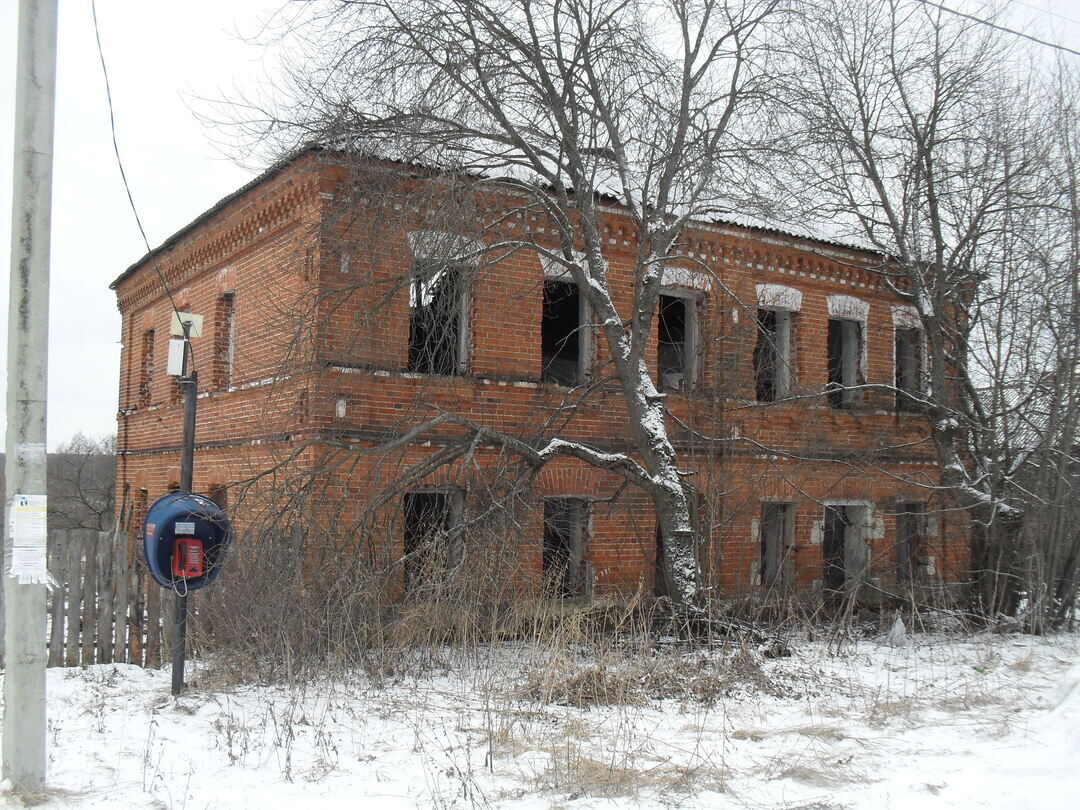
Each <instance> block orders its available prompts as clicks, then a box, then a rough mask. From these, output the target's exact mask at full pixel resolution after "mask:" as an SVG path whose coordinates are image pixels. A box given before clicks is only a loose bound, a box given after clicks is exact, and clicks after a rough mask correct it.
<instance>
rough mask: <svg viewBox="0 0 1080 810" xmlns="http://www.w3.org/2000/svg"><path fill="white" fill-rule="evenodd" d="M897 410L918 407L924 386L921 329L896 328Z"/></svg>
mask: <svg viewBox="0 0 1080 810" xmlns="http://www.w3.org/2000/svg"><path fill="white" fill-rule="evenodd" d="M895 352H896V360H895V363H896V408H897V410H901V411H902V410H912V409H914V408H916V407H918V399H916V398H917V397H920V396H921V395H922V393H923V391H924V386H923V333H922V330H921V329H914V328H908V327H899V326H898V327H896V332H895Z"/></svg>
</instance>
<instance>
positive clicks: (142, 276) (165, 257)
mask: <svg viewBox="0 0 1080 810" xmlns="http://www.w3.org/2000/svg"><path fill="white" fill-rule="evenodd" d="M320 184H321V178H320V176H319V173H318V172H317V171H311V170H301V173H299V174H292V175H290V176H288V177H286V178H283V180H282V181H281V182H280V183H278V184H273V185H271V187H270V188H267V187H266V185H259V186H256V187H254V188H252V189H251V190H250V191H249V192H248V193H247V194H245V195H243V196H242V197H240V198H239V199H237V200H234V201H233V202H232V204H231V205H229V206H226V207H225V208H224V209H223V210H221V211H219V212H217V214H215V215H214V216H212V217H211V218H210V219H209V220H208V221H206V222H203V223H201V224H199V225H198V226H197V227H196V228H195V229H194V231H193V232H192V233H191V234H189V235H188V236H187V237H186V238H185V239H184V240H183V241H182V242H181V244H180V245H178V246H176V247H172V248H169V249H167V250H166V251H165V252H164V253H162V254H161V255H159V256H157V261H158V262H159V264H160V267H161V272H162V275H164V276H165V281H166V283H167V284H168V285H169V287H170V288H171V289H177V288H179V287H180V286H182V285H183V284H185V283H186V282H188V281H189V280H190V279H192V278H193V277H194V276H196V275H198V274H199V273H201V272H202V271H204V270H206V269H208V268H212V267H214V266H215V265H218V264H221V263H222V262H225V261H227V260H230V259H233V258H235V257H236V255H237V254H238V253H240V252H241V251H243V250H246V249H248V248H250V247H252V246H253V245H255V244H256V243H258V242H259V241H261V240H264V239H268V238H270V237H272V236H274V235H275V234H276V233H278V232H280V231H281V230H282V229H283V228H285V227H287V226H289V225H291V224H293V223H295V222H297V221H299V220H300V219H301V218H302V214H303V211H304V208H305V206H306V205H309V204H311V203H314V202H315V201H316V200H317V199H318V192H319V189H320ZM237 209H239V210H237ZM153 261H154V259H153V258H148V259H146V260H144V261H143V263H142V265H141V266H139V267H137V268H136V270H135V272H134V273H133V274H132V276H131V277H130V278H129V279H127V280H125V282H124V283H123V284H122V285H121V287H120V288H118V289H117V306H118V307H119V309H120V311H121V312H122V313H127V312H131V311H133V310H136V309H138V308H139V307H142V306H144V305H145V304H146V303H148V302H150V301H153V300H154V299H156V298H159V297H161V296H162V294H163V291H162V289H161V280H160V279H159V278H158V275H157V273H156V272H154V270H153Z"/></svg>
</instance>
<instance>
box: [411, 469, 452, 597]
mask: <svg viewBox="0 0 1080 810" xmlns="http://www.w3.org/2000/svg"><path fill="white" fill-rule="evenodd" d="M402 506H403V512H404V522H405V531H404V551H405V556H404V570H405V591H406V593H411V594H415V593H420V592H423V591H428V590H432V589H434V588H437V587H438V586H439V585H440V584H441V583H445V581H446V575H447V574H448V573H450V572H452V571H453V570H454V569H456V568H457V567H458V566H459V565H460V563H461V562H462V555H463V546H462V538H461V535H460V524H461V494H460V493H458V492H454V491H420V492H407V493H405V497H404V498H403V501H402Z"/></svg>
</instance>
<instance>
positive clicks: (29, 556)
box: [7, 494, 49, 585]
mask: <svg viewBox="0 0 1080 810" xmlns="http://www.w3.org/2000/svg"><path fill="white" fill-rule="evenodd" d="M48 511H49V507H48V498H47V497H46V496H45V495H19V494H16V495H14V496H12V498H11V502H10V503H9V504H8V537H10V538H11V556H10V557H9V558H8V571H7V572H8V575H9V576H12V577H15V578H16V579H17V580H19V582H20V584H24V585H25V584H39V585H45V584H47V583H48V581H49V570H48V566H47V564H46V554H45V542H46V537H47V533H48V523H47V516H48Z"/></svg>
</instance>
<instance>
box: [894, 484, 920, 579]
mask: <svg viewBox="0 0 1080 810" xmlns="http://www.w3.org/2000/svg"><path fill="white" fill-rule="evenodd" d="M925 535H926V507H925V506H924V505H923V504H921V503H918V502H914V503H901V504H898V505H897V508H896V579H897V580H898V581H899V582H911V581H912V580H914V579H915V578H916V577H917V576H918V574H919V561H920V559H921V558H922V554H923V547H922V546H923V542H924V539H923V538H924V537H925Z"/></svg>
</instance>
